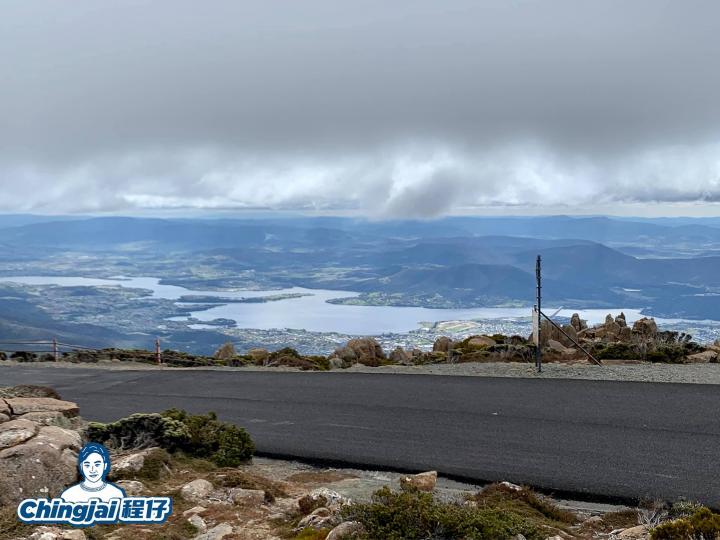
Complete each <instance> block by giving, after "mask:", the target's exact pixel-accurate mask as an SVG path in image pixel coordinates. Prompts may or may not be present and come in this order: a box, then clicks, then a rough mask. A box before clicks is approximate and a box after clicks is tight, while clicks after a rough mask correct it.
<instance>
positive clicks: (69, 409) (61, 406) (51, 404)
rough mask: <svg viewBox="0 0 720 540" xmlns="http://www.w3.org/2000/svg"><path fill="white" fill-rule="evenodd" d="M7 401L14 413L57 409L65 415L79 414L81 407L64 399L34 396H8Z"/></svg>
mask: <svg viewBox="0 0 720 540" xmlns="http://www.w3.org/2000/svg"><path fill="white" fill-rule="evenodd" d="M5 401H6V403H7V404H8V406H9V407H10V409H11V410H12V412H13V414H14V415H21V414H26V413H32V412H47V411H57V412H60V413H62V414H63V415H64V416H67V417H73V416H77V415H78V413H79V412H80V408H79V407H78V406H77V404H76V403H72V402H70V401H63V400H61V399H53V398H44V397H32V398H23V397H17V398H7V399H6V400H5Z"/></svg>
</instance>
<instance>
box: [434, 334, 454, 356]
mask: <svg viewBox="0 0 720 540" xmlns="http://www.w3.org/2000/svg"><path fill="white" fill-rule="evenodd" d="M452 348H453V342H452V339H450V338H449V337H446V336H440V337H439V338H437V339H436V340H435V343H433V348H432V350H433V352H444V353H446V352H448V351H449V350H450V349H452Z"/></svg>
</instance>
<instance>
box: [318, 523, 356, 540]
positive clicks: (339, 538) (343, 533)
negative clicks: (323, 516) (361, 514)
mask: <svg viewBox="0 0 720 540" xmlns="http://www.w3.org/2000/svg"><path fill="white" fill-rule="evenodd" d="M364 532H365V527H363V524H362V523H360V522H359V521H343V522H342V523H341V524H340V525H338V526H337V527H335V528H334V529H333V530H332V531H330V533H329V534H328V535H327V537H325V540H347V539H349V538H358V537H360V536H361V535H362V534H363V533H364Z"/></svg>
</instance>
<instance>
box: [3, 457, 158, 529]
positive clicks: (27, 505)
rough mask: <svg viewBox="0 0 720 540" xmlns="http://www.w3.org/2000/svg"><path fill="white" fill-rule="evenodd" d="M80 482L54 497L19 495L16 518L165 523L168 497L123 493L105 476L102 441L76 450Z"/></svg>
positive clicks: (107, 466) (84, 524) (38, 521)
mask: <svg viewBox="0 0 720 540" xmlns="http://www.w3.org/2000/svg"><path fill="white" fill-rule="evenodd" d="M77 467H78V471H80V474H81V475H82V478H83V479H82V482H80V483H78V484H75V485H74V486H70V487H69V488H67V489H66V490H65V491H63V492H62V494H61V495H60V497H58V498H54V499H47V498H39V499H34V498H31V499H23V500H22V501H20V504H18V508H17V515H18V519H20V521H22V522H23V523H32V524H38V525H39V524H50V523H55V524H64V525H72V526H74V527H91V526H93V525H95V524H103V523H165V521H166V520H167V518H168V517H169V516H170V514H171V513H172V499H171V498H170V497H126V496H125V491H123V489H122V488H120V487H118V486H116V485H115V484H112V483H110V482H108V481H107V480H106V478H107V475H108V473H109V472H110V453H109V452H108V450H107V448H105V447H104V446H103V445H102V444H98V443H88V444H86V445H85V446H83V447H82V449H81V450H80V453H79V454H78V463H77Z"/></svg>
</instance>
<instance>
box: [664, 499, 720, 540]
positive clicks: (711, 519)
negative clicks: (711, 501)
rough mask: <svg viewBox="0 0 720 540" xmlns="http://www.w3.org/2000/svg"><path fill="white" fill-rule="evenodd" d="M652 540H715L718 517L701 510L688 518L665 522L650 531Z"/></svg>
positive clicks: (719, 530)
mask: <svg viewBox="0 0 720 540" xmlns="http://www.w3.org/2000/svg"><path fill="white" fill-rule="evenodd" d="M650 538H651V539H652V540H717V539H718V538H720V515H718V514H715V513H713V512H711V511H710V510H709V509H707V508H704V507H703V508H701V509H699V510H697V511H696V512H695V513H694V514H692V515H691V516H689V517H684V518H679V519H674V520H672V521H666V522H665V523H663V524H661V525H659V526H657V527H655V528H654V529H653V530H652V531H650Z"/></svg>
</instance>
